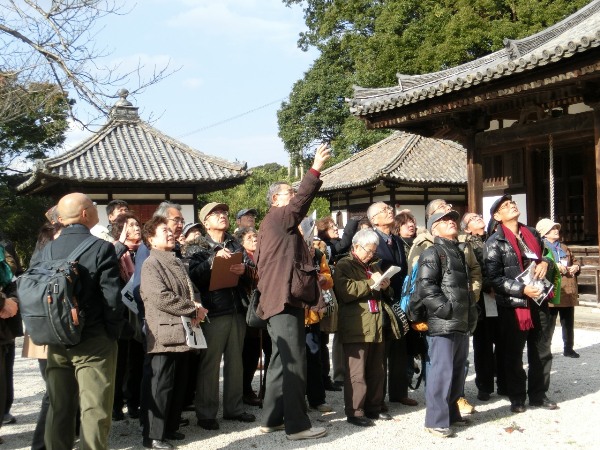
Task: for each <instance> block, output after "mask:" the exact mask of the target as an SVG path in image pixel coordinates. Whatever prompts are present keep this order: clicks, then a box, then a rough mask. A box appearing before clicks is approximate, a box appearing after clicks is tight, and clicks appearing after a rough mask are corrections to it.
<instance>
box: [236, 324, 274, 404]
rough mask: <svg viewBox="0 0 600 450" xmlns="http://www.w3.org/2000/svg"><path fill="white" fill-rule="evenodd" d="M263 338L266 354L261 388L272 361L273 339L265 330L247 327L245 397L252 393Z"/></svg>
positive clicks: (244, 352) (243, 359)
mask: <svg viewBox="0 0 600 450" xmlns="http://www.w3.org/2000/svg"><path fill="white" fill-rule="evenodd" d="M261 336H262V352H264V354H265V358H264V359H263V375H262V377H263V378H262V380H261V386H264V385H265V379H266V376H267V369H268V368H269V362H270V360H271V338H270V337H269V334H268V333H267V332H266V331H265V330H259V329H258V328H252V327H247V328H246V336H245V337H244V349H243V350H242V364H243V365H244V375H243V377H242V379H243V383H244V395H249V394H251V393H252V391H253V389H252V380H254V375H255V373H256V367H257V366H258V362H259V361H260V352H261V345H260V340H261Z"/></svg>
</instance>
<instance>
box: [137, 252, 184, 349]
mask: <svg viewBox="0 0 600 450" xmlns="http://www.w3.org/2000/svg"><path fill="white" fill-rule="evenodd" d="M140 295H141V297H142V301H143V302H144V308H145V309H146V341H147V351H148V353H165V352H186V351H189V350H190V347H188V345H187V344H186V342H185V329H184V328H183V323H182V321H181V316H190V317H191V316H193V315H194V314H195V312H196V306H195V305H194V301H193V295H194V292H193V287H192V282H191V281H190V279H189V277H188V275H187V271H186V270H185V267H184V265H183V263H182V262H181V261H180V260H179V259H178V258H177V257H176V256H175V253H174V252H167V251H161V250H151V251H150V256H149V257H148V259H147V260H146V261H144V265H143V266H142V276H141V284H140Z"/></svg>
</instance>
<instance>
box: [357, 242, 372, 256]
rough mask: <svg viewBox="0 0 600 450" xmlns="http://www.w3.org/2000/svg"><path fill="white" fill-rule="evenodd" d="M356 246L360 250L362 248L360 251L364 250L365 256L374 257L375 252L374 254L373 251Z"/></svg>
mask: <svg viewBox="0 0 600 450" xmlns="http://www.w3.org/2000/svg"><path fill="white" fill-rule="evenodd" d="M358 246H359V247H360V248H362V249H363V250H364V252H365V253H366V254H367V255H371V256H374V255H375V252H374V251H373V250H367V249H366V248H364V247H363V246H362V245H360V244H358Z"/></svg>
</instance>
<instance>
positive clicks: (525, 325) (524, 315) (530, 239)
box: [502, 223, 542, 331]
mask: <svg viewBox="0 0 600 450" xmlns="http://www.w3.org/2000/svg"><path fill="white" fill-rule="evenodd" d="M502 231H503V232H504V236H505V237H506V239H507V240H508V242H509V243H510V245H511V247H512V248H513V250H514V251H515V253H516V254H517V259H518V261H519V266H520V267H521V272H523V270H525V268H524V267H523V257H522V255H521V249H520V248H519V244H518V243H517V237H516V236H515V234H514V233H513V232H512V231H511V230H509V229H508V228H507V227H505V226H504V225H502ZM519 233H520V234H521V236H523V241H525V245H526V246H527V247H528V248H529V250H531V251H532V252H533V253H535V256H537V260H538V261H539V260H541V259H542V249H541V248H540V244H539V243H538V241H537V239H536V238H535V236H534V235H533V234H532V233H531V231H529V229H527V227H526V226H525V225H523V224H521V223H519ZM527 304H528V305H529V302H528V303H527ZM515 314H516V316H517V322H518V324H519V330H521V331H527V330H531V329H532V328H533V320H531V311H530V310H529V307H525V308H515Z"/></svg>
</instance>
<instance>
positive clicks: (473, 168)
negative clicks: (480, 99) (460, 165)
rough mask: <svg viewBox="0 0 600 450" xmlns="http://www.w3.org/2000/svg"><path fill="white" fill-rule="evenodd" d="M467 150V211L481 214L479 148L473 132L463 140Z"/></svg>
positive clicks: (481, 185)
mask: <svg viewBox="0 0 600 450" xmlns="http://www.w3.org/2000/svg"><path fill="white" fill-rule="evenodd" d="M464 144H465V147H466V149H467V199H468V211H469V212H472V213H477V214H482V213H483V169H482V165H481V160H482V157H481V148H479V147H478V146H477V144H476V141H475V131H474V130H473V131H469V132H468V133H467V136H466V140H465V143H464Z"/></svg>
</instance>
